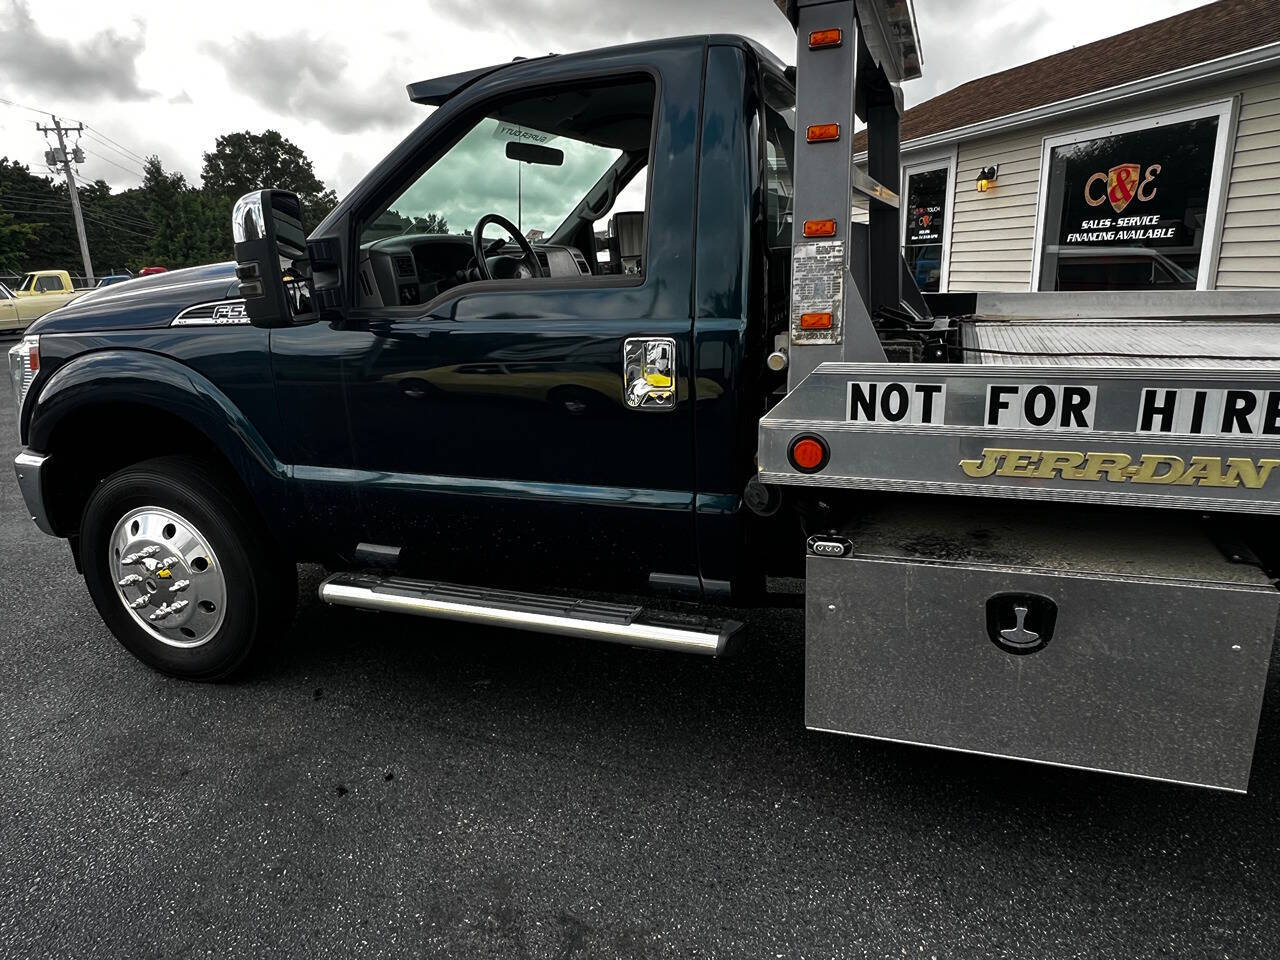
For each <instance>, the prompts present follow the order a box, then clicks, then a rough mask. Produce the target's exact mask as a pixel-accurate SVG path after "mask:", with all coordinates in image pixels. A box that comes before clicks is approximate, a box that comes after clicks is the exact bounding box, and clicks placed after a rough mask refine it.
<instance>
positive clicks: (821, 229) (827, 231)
mask: <svg viewBox="0 0 1280 960" xmlns="http://www.w3.org/2000/svg"><path fill="white" fill-rule="evenodd" d="M804 235H805V236H806V237H834V236H835V235H836V222H835V221H834V220H806V221H805V222H804Z"/></svg>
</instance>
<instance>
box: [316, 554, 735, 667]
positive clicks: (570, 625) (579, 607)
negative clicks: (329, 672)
mask: <svg viewBox="0 0 1280 960" xmlns="http://www.w3.org/2000/svg"><path fill="white" fill-rule="evenodd" d="M320 599H321V600H323V601H324V602H325V603H330V604H334V605H335V606H342V607H356V608H358V609H360V610H384V611H388V612H393V613H409V614H414V615H416V616H419V617H434V618H436V619H439V620H456V621H459V622H462V623H478V624H485V625H488V626H494V627H508V628H510V629H513V630H529V631H532V632H534V633H554V634H559V635H561V636H566V637H582V638H584V639H587V640H604V641H607V642H609V643H625V644H628V645H630V646H633V647H654V648H656V649H660V650H677V651H680V652H682V653H701V654H705V655H708V656H719V655H720V654H723V653H724V652H725V650H726V648H727V647H728V645H729V641H730V640H731V639H732V637H733V635H734V634H736V633H737V632H738V631H739V630H740V629H741V628H742V624H740V623H738V622H737V621H736V620H714V619H711V618H709V617H699V616H688V615H684V614H676V613H669V612H667V611H665V610H646V609H645V608H644V607H639V606H632V605H629V604H619V603H601V602H599V601H596V600H571V599H566V598H562V597H545V596H540V595H538V594H533V593H515V592H512V591H507V590H489V589H486V588H483V587H464V586H459V585H457V584H451V583H439V582H436V581H431V580H410V579H407V578H405V577H391V576H380V575H377V574H368V573H337V574H334V575H333V576H331V577H329V578H328V579H327V580H325V581H324V582H323V583H321V584H320Z"/></svg>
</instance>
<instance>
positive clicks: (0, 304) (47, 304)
mask: <svg viewBox="0 0 1280 960" xmlns="http://www.w3.org/2000/svg"><path fill="white" fill-rule="evenodd" d="M45 273H63V274H64V275H65V271H39V274H40V275H43V274H45ZM33 278H37V279H38V274H30V273H29V274H27V276H26V277H23V280H22V286H23V287H30V288H31V289H30V290H24V291H23V292H22V293H21V294H15V293H14V292H13V291H12V290H10V289H9V288H8V287H6V286H5V285H4V284H3V283H0V333H7V332H9V331H17V330H25V329H26V328H27V325H28V324H30V323H33V322H35V321H36V320H39V319H40V318H41V317H43V316H44V315H45V314H46V313H49V312H50V311H53V310H56V309H58V307H60V306H62V305H63V304H65V303H70V302H71V301H72V300H74V299H75V298H76V297H79V296H82V295H83V294H85V293H88V291H87V290H76V289H74V288H71V286H70V284H71V280H70V278H67V289H63V288H61V287H58V288H54V290H53V292H50V293H40V292H38V290H39V287H38V285H37V284H36V283H35V282H34V281H33ZM44 286H46V287H47V286H49V285H48V284H45V285H44Z"/></svg>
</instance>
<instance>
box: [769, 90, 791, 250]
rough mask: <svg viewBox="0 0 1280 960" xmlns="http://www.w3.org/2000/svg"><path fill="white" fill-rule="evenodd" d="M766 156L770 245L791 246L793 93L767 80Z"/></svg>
mask: <svg viewBox="0 0 1280 960" xmlns="http://www.w3.org/2000/svg"><path fill="white" fill-rule="evenodd" d="M764 119H765V122H764V133H765V156H766V158H767V162H768V192H769V246H770V247H771V248H773V249H778V248H780V247H787V248H790V246H791V197H792V195H793V190H792V181H791V162H792V157H793V155H794V153H795V139H796V130H795V123H796V107H795V94H794V92H792V91H790V90H789V88H786V87H784V86H783V85H782V84H780V83H778V84H772V83H770V84H766V87H765V110H764Z"/></svg>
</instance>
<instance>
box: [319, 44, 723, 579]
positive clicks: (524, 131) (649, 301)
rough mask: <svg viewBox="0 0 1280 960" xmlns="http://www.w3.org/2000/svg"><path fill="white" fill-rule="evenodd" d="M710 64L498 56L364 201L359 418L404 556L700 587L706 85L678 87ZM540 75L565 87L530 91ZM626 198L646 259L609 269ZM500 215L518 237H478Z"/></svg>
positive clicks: (353, 371)
mask: <svg viewBox="0 0 1280 960" xmlns="http://www.w3.org/2000/svg"><path fill="white" fill-rule="evenodd" d="M696 50H697V48H695V51H696ZM701 65H702V58H701V55H700V52H693V53H692V55H686V56H673V57H672V62H671V63H670V64H668V65H667V69H668V70H675V71H676V72H677V73H682V75H681V76H680V77H678V78H677V79H679V80H681V81H683V82H681V83H679V84H677V83H671V82H664V83H663V84H661V85H659V84H658V83H656V82H655V78H654V76H653V73H654V68H653V67H652V65H650V64H641V63H635V64H632V65H628V64H626V63H620V62H616V61H615V62H613V63H611V69H610V70H609V71H608V73H607V74H606V75H603V76H581V77H576V78H575V79H574V80H572V81H568V82H566V81H565V80H564V75H563V73H556V71H554V70H551V68H549V67H547V66H546V65H538V64H533V65H531V66H529V67H525V66H524V65H519V66H516V67H513V68H508V69H507V70H504V71H503V72H502V73H501V74H500V75H499V77H498V78H497V79H496V80H495V81H492V82H489V83H487V84H485V83H482V84H479V85H478V89H476V90H474V92H473V93H472V95H471V96H470V97H469V98H468V101H467V103H466V104H462V105H459V104H454V103H452V102H451V103H450V104H448V105H446V107H444V108H442V110H441V111H440V112H439V113H438V114H437V115H436V117H435V118H433V121H438V122H433V123H432V124H429V125H427V128H426V129H425V130H424V131H423V142H422V143H421V144H420V146H419V147H418V148H417V149H416V151H411V152H410V156H409V159H408V161H407V162H406V163H403V164H401V165H400V169H401V172H399V173H398V174H395V175H392V176H391V177H389V178H388V180H387V181H386V182H384V183H383V184H382V185H380V187H379V188H378V189H377V190H376V191H375V192H374V193H373V195H372V196H371V198H370V200H369V201H368V203H367V205H366V206H364V207H363V208H362V213H361V214H360V218H359V224H358V226H357V228H356V229H357V232H358V233H357V235H358V246H359V255H358V256H359V272H358V275H357V278H356V281H357V289H356V290H355V291H353V302H354V303H355V304H357V306H356V307H355V308H354V309H353V310H352V311H351V314H350V317H349V322H348V323H347V324H346V326H347V327H348V329H349V330H350V331H352V332H351V333H349V334H348V336H349V337H355V338H357V340H358V341H359V346H358V347H356V346H355V344H354V343H352V342H349V343H348V347H349V348H350V349H348V351H347V352H346V354H345V359H344V360H343V368H342V369H343V379H344V384H345V390H346V396H347V408H348V415H349V429H350V434H351V436H352V438H353V441H352V442H353V448H354V457H355V466H356V468H357V470H358V471H359V474H360V477H361V480H362V482H361V484H360V486H359V498H360V505H361V507H360V508H361V513H362V516H361V523H362V524H364V525H366V529H367V535H368V538H369V539H370V540H372V541H374V542H378V543H384V544H390V545H395V546H400V547H402V548H403V550H404V556H403V559H404V560H405V562H406V565H409V566H413V567H417V568H419V569H426V570H429V571H432V572H433V575H438V576H439V577H440V578H442V579H453V580H460V581H462V582H471V583H486V584H489V583H531V584H537V583H553V584H560V585H562V586H572V585H574V584H577V583H596V584H601V585H617V586H620V587H627V588H632V587H643V586H644V585H645V584H646V583H649V582H652V581H653V579H654V578H657V579H664V578H665V579H672V578H674V579H676V580H683V581H685V582H692V583H693V584H695V585H696V583H697V564H696V558H695V547H694V532H693V505H694V490H695V488H694V465H693V399H692V387H691V384H690V382H689V370H690V354H691V329H692V315H691V307H690V298H691V271H690V263H691V252H692V251H691V247H692V242H693V238H692V233H693V213H692V211H693V209H694V197H693V193H694V184H695V182H696V176H695V169H696V163H695V152H696V123H697V110H696V106H697V101H696V93H695V94H694V97H695V99H694V101H693V106H694V108H695V109H694V110H693V111H692V112H690V109H689V104H688V103H687V102H685V103H677V102H673V100H676V99H679V98H683V97H688V96H689V95H688V94H687V93H684V94H681V93H677V92H676V91H678V90H680V89H684V90H693V91H697V90H698V87H699V85H698V82H697V79H698V76H699V74H700V72H701ZM553 66H554V65H553ZM537 70H542V71H549V70H550V71H551V72H552V73H554V74H555V76H556V79H557V80H558V82H556V83H554V84H553V85H552V86H550V87H547V86H540V87H539V90H538V93H537V94H536V95H532V96H531V95H530V94H529V92H528V90H529V87H530V85H532V84H534V83H536V81H537V80H538V79H539V77H536V76H535V77H525V76H524V74H526V73H528V72H530V71H537ZM683 73H689V74H691V76H687V77H686V76H683ZM508 74H514V77H509V76H508ZM659 89H662V90H664V91H672V92H671V93H669V94H666V93H664V94H663V95H662V96H663V97H664V98H665V99H664V100H662V101H659V100H658V99H657V97H658V90H659ZM636 213H639V214H642V215H643V230H642V231H640V232H639V234H640V236H641V240H640V243H641V250H640V252H641V253H642V255H641V256H640V257H635V256H634V254H635V253H636V252H637V251H636V250H625V251H624V253H625V254H629V256H626V257H625V261H626V263H627V268H626V269H627V270H628V272H614V271H616V270H619V269H622V267H621V264H620V263H619V262H614V263H610V262H608V260H607V258H606V256H605V255H604V254H602V253H600V252H599V251H600V248H601V247H603V246H605V245H606V244H605V241H604V240H602V239H600V237H599V236H598V235H599V234H603V233H604V232H605V230H606V226H607V225H611V224H613V223H614V222H615V221H616V222H619V223H622V224H624V225H625V229H624V230H622V231H621V232H623V233H626V234H627V235H628V236H631V237H635V236H636V235H637V231H636V230H635V229H634V225H635V223H636V218H635V217H634V216H623V217H618V216H617V214H636ZM490 214H496V215H498V216H500V217H504V218H506V219H507V220H508V221H510V222H511V224H512V225H514V226H515V227H516V231H517V232H518V233H519V234H520V235H521V238H527V242H526V244H525V245H523V246H520V245H517V244H516V243H513V242H510V241H511V239H513V238H507V242H504V238H503V234H504V231H503V230H502V228H501V227H500V226H498V225H487V226H486V227H485V229H484V238H483V240H482V241H481V242H480V243H479V244H477V242H476V239H475V236H474V235H473V232H474V231H475V230H476V228H477V226H478V222H479V221H481V220H482V218H486V217H487V216H488V215H490ZM614 229H615V230H617V228H616V227H614ZM613 248H614V250H617V249H618V246H617V244H616V243H615V244H614V245H613ZM477 249H479V250H480V251H481V254H482V257H483V260H484V267H485V268H486V269H487V272H488V273H489V274H491V278H482V277H480V275H479V271H480V263H479V259H478V258H477V257H476V256H475V252H476V250H477ZM622 259H623V258H619V260H622ZM535 263H536V265H537V269H536V270H535V269H534V264H535ZM535 274H539V275H535ZM357 331H358V332H357ZM673 381H674V382H673Z"/></svg>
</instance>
